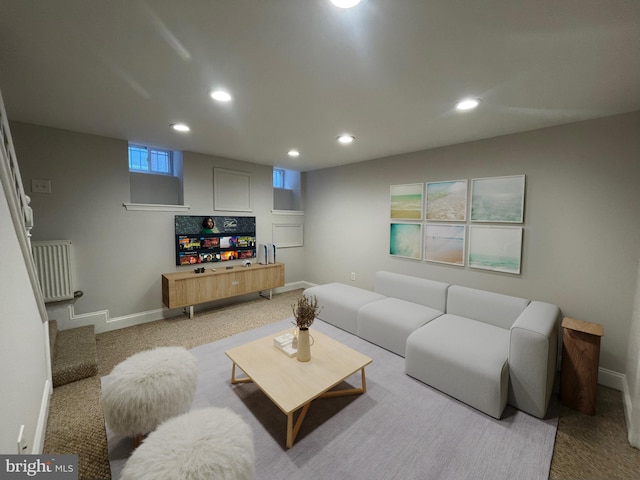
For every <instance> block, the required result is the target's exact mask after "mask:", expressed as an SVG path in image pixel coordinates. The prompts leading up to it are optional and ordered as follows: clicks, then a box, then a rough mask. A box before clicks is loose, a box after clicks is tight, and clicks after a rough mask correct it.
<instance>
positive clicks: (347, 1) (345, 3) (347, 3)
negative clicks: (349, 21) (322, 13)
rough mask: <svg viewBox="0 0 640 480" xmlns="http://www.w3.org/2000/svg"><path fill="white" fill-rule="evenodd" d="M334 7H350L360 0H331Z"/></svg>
mask: <svg viewBox="0 0 640 480" xmlns="http://www.w3.org/2000/svg"><path fill="white" fill-rule="evenodd" d="M331 3H333V4H334V5H335V6H336V7H340V8H351V7H355V6H356V5H357V4H359V3H360V0H331Z"/></svg>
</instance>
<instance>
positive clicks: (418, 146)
mask: <svg viewBox="0 0 640 480" xmlns="http://www.w3.org/2000/svg"><path fill="white" fill-rule="evenodd" d="M215 87H223V88H226V89H227V90H228V91H229V92H230V93H231V94H232V95H233V100H232V101H231V102H228V103H216V102H214V101H213V100H212V99H211V98H210V97H209V96H208V93H209V91H210V90H211V89H213V88H215ZM0 90H1V91H2V96H3V98H4V102H5V106H6V109H7V114H8V116H9V118H10V119H11V120H15V121H21V122H28V123H33V124H38V125H45V126H51V127H56V128H62V129H68V130H74V131H78V132H86V133H90V134H96V135H103V136H108V137H113V138H121V139H126V140H129V141H132V142H141V143H145V144H150V145H153V146H156V147H165V148H171V149H177V150H188V151H192V152H199V153H204V154H210V155H215V156H221V157H226V158H231V159H236V160H244V161H249V162H254V163H261V164H268V165H275V166H279V167H283V168H291V169H296V170H302V171H308V170H314V169H319V168H325V167H332V166H336V165H343V164H347V163H353V162H359V161H363V160H369V159H372V158H379V157H385V156H390V155H395V154H400V153H406V152H413V151H418V150H422V149H427V148H433V147H438V146H444V145H451V144H455V143H461V142H467V141H471V140H476V139H482V138H489V137H494V136H497V135H504V134H508V133H515V132H521V131H526V130H532V129H537V128H541V127H546V126H551V125H558V124H562V123H568V122H574V121H579V120H586V119H590V118H596V117H602V116H607V115H612V114H616V113H622V112H629V111H634V110H639V109H640V2H639V1H637V0H626V1H625V0H606V1H603V0H562V1H558V0H522V1H513V0H483V1H478V0H363V1H362V3H360V5H358V6H356V7H355V8H353V9H350V10H343V9H338V8H336V7H334V6H333V5H332V4H330V3H329V1H328V0H219V1H216V0H209V1H205V0H181V1H176V0H109V1H98V0H55V1H43V0H0ZM468 96H472V97H477V98H479V99H480V100H481V104H480V106H479V107H478V108H477V109H476V110H473V111H470V112H466V113H460V112H457V111H456V110H455V104H456V102H457V101H458V100H459V99H461V98H463V97H468ZM176 122H185V123H187V124H188V125H189V126H190V128H191V131H190V132H189V133H182V134H181V133H178V132H175V131H173V130H171V129H170V128H169V125H170V124H173V123H176ZM344 132H348V133H350V134H352V135H354V136H355V137H356V141H355V142H354V143H353V144H351V145H348V146H345V145H340V144H338V143H337V142H336V137H337V136H338V135H339V134H341V133H344ZM292 148H296V149H298V150H299V151H300V156H299V157H298V158H290V157H288V156H287V152H288V151H289V150H290V149H292Z"/></svg>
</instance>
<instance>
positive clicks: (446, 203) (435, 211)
mask: <svg viewBox="0 0 640 480" xmlns="http://www.w3.org/2000/svg"><path fill="white" fill-rule="evenodd" d="M467 185H468V181H467V180H451V181H446V182H427V187H426V190H427V193H426V200H427V202H426V203H427V207H426V211H427V212H426V215H427V216H426V219H427V220H428V221H430V222H433V221H443V222H464V221H465V220H466V219H467Z"/></svg>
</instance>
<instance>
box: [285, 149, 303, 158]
mask: <svg viewBox="0 0 640 480" xmlns="http://www.w3.org/2000/svg"><path fill="white" fill-rule="evenodd" d="M288 154H289V156H290V157H299V156H300V152H299V151H298V150H295V149H293V150H289V152H288Z"/></svg>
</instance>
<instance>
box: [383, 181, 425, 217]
mask: <svg viewBox="0 0 640 480" xmlns="http://www.w3.org/2000/svg"><path fill="white" fill-rule="evenodd" d="M423 190H424V185H423V184H422V183H411V184H406V185H391V199H390V200H391V202H390V203H391V218H392V219H394V220H422V216H423V208H424V199H423Z"/></svg>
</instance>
